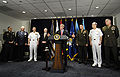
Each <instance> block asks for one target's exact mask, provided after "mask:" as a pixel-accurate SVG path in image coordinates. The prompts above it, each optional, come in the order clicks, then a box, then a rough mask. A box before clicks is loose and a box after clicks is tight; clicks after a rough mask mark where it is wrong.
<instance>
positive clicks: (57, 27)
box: [55, 20, 59, 32]
mask: <svg viewBox="0 0 120 77" xmlns="http://www.w3.org/2000/svg"><path fill="white" fill-rule="evenodd" d="M57 31H59V26H58V20H56V31H55V32H57Z"/></svg>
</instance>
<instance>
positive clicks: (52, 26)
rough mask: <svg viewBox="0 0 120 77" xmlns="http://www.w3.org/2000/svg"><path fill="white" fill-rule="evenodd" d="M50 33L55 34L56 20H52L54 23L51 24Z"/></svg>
mask: <svg viewBox="0 0 120 77" xmlns="http://www.w3.org/2000/svg"><path fill="white" fill-rule="evenodd" d="M50 34H51V35H54V20H52V25H51V29H50Z"/></svg>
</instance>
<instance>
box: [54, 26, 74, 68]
mask: <svg viewBox="0 0 120 77" xmlns="http://www.w3.org/2000/svg"><path fill="white" fill-rule="evenodd" d="M64 27H65V25H64V24H61V25H60V30H59V31H57V32H56V34H59V35H61V36H62V35H66V36H68V37H69V38H75V35H74V34H73V35H72V36H71V35H70V34H69V33H68V31H67V30H64ZM66 46H67V43H66V42H64V45H62V49H63V54H64V62H65V63H64V66H65V67H66V66H67V53H66Z"/></svg>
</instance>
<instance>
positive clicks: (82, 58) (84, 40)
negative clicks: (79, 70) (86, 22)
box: [76, 24, 88, 64]
mask: <svg viewBox="0 0 120 77" xmlns="http://www.w3.org/2000/svg"><path fill="white" fill-rule="evenodd" d="M76 45H77V46H78V57H79V63H85V64H86V61H87V47H88V31H87V30H84V29H83V25H82V24H81V25H80V30H79V31H78V33H77V36H76Z"/></svg>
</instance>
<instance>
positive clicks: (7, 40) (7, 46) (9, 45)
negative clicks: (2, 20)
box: [3, 26, 15, 62]
mask: <svg viewBox="0 0 120 77" xmlns="http://www.w3.org/2000/svg"><path fill="white" fill-rule="evenodd" d="M3 40H4V53H5V54H4V55H5V58H6V61H8V62H10V61H13V47H14V40H15V33H14V32H12V27H10V26H9V27H8V31H6V32H5V33H4V34H3Z"/></svg>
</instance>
